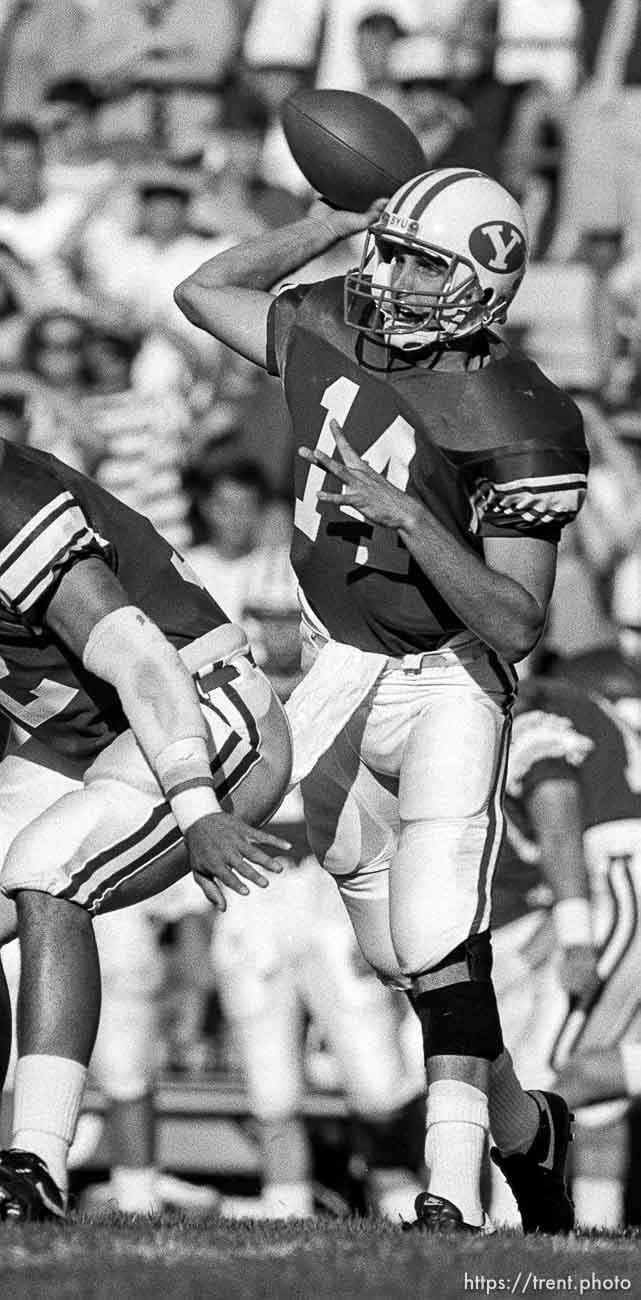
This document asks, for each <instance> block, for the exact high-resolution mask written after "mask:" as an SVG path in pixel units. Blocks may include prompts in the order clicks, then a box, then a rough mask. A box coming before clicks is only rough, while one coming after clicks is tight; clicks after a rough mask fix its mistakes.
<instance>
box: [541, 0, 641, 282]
mask: <svg viewBox="0 0 641 1300" xmlns="http://www.w3.org/2000/svg"><path fill="white" fill-rule="evenodd" d="M579 3H580V5H581V11H582V18H583V22H582V41H581V45H582V54H583V69H584V79H583V85H582V87H581V89H580V91H579V93H578V95H577V96H576V98H575V100H574V103H573V105H572V109H571V112H570V114H569V117H568V121H567V126H566V134H565V145H564V157H563V164H562V187H561V208H560V214H559V224H558V230H557V234H556V237H555V241H554V251H555V254H556V255H557V256H559V257H571V256H572V255H573V253H574V252H575V250H576V247H577V244H578V242H579V239H580V237H581V233H582V231H583V230H584V229H585V228H586V227H588V226H589V227H592V228H594V227H596V226H604V227H612V226H620V227H622V228H623V229H624V230H625V232H626V241H627V244H628V246H629V247H630V248H632V249H636V248H639V247H640V246H641V143H640V136H639V112H640V109H641V8H640V7H639V5H638V3H637V0H579Z"/></svg>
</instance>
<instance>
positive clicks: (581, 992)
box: [559, 943, 601, 1007]
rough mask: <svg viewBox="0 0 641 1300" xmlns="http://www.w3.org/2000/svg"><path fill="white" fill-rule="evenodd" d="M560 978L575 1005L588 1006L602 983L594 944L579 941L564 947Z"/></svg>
mask: <svg viewBox="0 0 641 1300" xmlns="http://www.w3.org/2000/svg"><path fill="white" fill-rule="evenodd" d="M559 978H560V981H561V986H562V987H563V988H564V989H565V992H566V993H567V995H568V997H569V999H570V1002H571V1003H572V1004H573V1006H575V1007H586V1006H588V1005H589V1003H590V1002H591V1001H592V998H593V997H594V995H595V993H596V992H597V990H598V988H599V985H600V983H601V979H600V976H599V973H598V970H597V952H596V949H595V948H594V947H593V945H592V944H589V943H580V944H579V943H577V944H572V945H571V946H570V947H568V948H564V949H563V950H562V953H561V964H560V968H559Z"/></svg>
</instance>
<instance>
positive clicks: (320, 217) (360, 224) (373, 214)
mask: <svg viewBox="0 0 641 1300" xmlns="http://www.w3.org/2000/svg"><path fill="white" fill-rule="evenodd" d="M386 203H387V199H386V198H380V199H375V200H374V202H373V203H371V204H370V206H369V208H367V209H366V211H365V212H350V211H348V210H347V209H343V208H333V207H332V205H331V203H326V202H325V199H322V198H320V197H318V198H315V199H314V200H313V202H312V203H311V205H310V207H309V210H308V212H307V216H308V217H313V218H314V220H315V221H320V222H321V225H323V226H328V227H329V229H330V230H332V231H333V232H334V234H335V235H336V237H337V238H338V239H347V238H349V236H350V235H357V234H358V233H359V231H361V230H367V227H368V226H371V224H372V222H373V221H376V218H377V217H379V216H380V214H381V212H382V211H383V208H384V207H385V205H386Z"/></svg>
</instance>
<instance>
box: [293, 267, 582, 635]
mask: <svg viewBox="0 0 641 1300" xmlns="http://www.w3.org/2000/svg"><path fill="white" fill-rule="evenodd" d="M342 294H343V280H342V279H335V280H328V281H325V282H324V283H322V284H316V285H311V286H299V287H298V288H296V289H291V290H287V291H285V292H284V293H282V294H280V295H279V296H278V297H277V298H276V299H275V300H274V303H273V305H272V307H271V310H270V315H269V322H268V368H269V369H270V371H271V373H274V374H278V375H280V378H281V382H282V384H283V388H284V392H285V398H286V401H287V405H288V408H289V412H290V415H291V419H292V423H293V431H294V438H295V441H296V444H297V446H300V445H305V446H308V447H312V448H318V449H320V450H322V451H325V452H328V453H330V454H331V453H332V452H333V450H334V446H335V442H334V437H333V435H332V431H331V428H330V422H331V420H332V419H335V420H336V421H337V422H338V424H339V425H341V426H342V427H343V430H344V432H345V434H346V436H347V438H348V439H349V441H350V443H351V444H352V446H353V447H354V449H355V450H356V451H357V452H358V453H359V454H360V455H361V456H363V458H364V459H365V460H366V461H367V462H368V463H369V464H370V465H371V466H372V467H373V468H374V469H376V470H378V471H379V472H381V473H383V474H385V475H386V477H387V478H388V480H389V481H390V482H391V483H393V484H395V485H396V486H397V487H399V488H401V489H403V490H404V491H407V492H408V493H409V495H411V496H414V497H418V498H419V499H421V500H422V501H424V502H425V504H426V505H427V506H428V508H429V509H430V511H432V512H433V513H434V515H436V517H437V518H439V519H440V520H441V521H442V522H443V523H444V524H445V525H446V526H447V527H448V529H449V530H450V531H451V532H452V533H453V535H455V536H458V537H459V538H460V539H461V540H462V541H464V542H465V543H466V544H467V545H469V546H470V547H471V548H472V549H473V550H475V551H476V552H477V553H480V552H481V548H482V539H483V538H484V537H488V536H505V537H518V536H540V537H545V538H550V539H553V540H556V539H557V538H558V536H559V534H560V531H561V528H562V527H563V525H564V524H565V523H567V522H568V521H569V520H570V519H572V518H573V517H574V515H575V514H576V512H577V510H578V509H579V506H580V504H581V501H582V499H583V495H584V493H585V487H586V473H587V467H588V455H587V450H586V446H585V441H584V438H583V428H582V422H581V416H580V414H579V411H578V409H577V407H576V406H575V404H574V403H573V402H572V401H571V400H570V399H569V398H568V397H566V396H565V395H564V394H562V393H561V392H560V391H559V389H557V388H556V387H555V386H554V385H553V384H551V383H550V382H549V381H548V380H547V379H546V378H545V377H544V376H543V375H542V374H541V372H540V371H539V370H538V368H537V367H536V366H535V365H534V364H533V363H531V362H529V361H525V360H519V359H515V358H513V357H512V356H511V355H510V354H509V353H507V350H506V349H505V348H504V347H503V345H500V350H502V351H503V352H504V353H505V355H504V356H499V357H497V358H496V359H495V358H492V359H491V360H490V361H489V363H488V364H487V365H485V366H484V367H482V368H480V369H470V370H467V371H461V372H458V371H452V370H438V369H436V370H426V369H422V368H419V367H417V366H414V365H410V364H408V363H407V362H406V361H404V360H403V359H402V358H401V359H400V360H399V362H398V363H397V365H396V367H394V366H392V368H389V367H386V366H385V365H384V364H383V363H382V361H381V353H382V349H380V347H378V346H377V345H376V344H372V343H365V344H362V342H361V340H360V337H359V336H358V335H357V333H356V332H355V331H354V330H353V329H352V328H350V327H349V326H347V325H345V323H344V321H343V298H342ZM485 337H486V336H483V338H482V340H481V342H485ZM497 346H498V341H497ZM365 358H367V360H365ZM326 478H327V475H326V474H325V472H324V471H323V470H322V469H321V468H320V467H319V466H315V465H311V466H310V465H309V463H308V462H303V461H302V460H301V458H300V457H298V458H297V463H296V485H295V486H296V509H295V530H294V542H293V549H292V562H293V565H294V568H295V570H296V573H297V575H298V578H299V581H300V584H301V587H302V590H303V592H304V594H305V596H306V598H307V600H308V601H309V603H310V605H311V606H312V609H313V610H314V611H315V612H316V614H317V615H318V617H319V618H320V619H321V620H322V622H323V623H324V624H325V626H326V627H327V628H328V630H329V632H330V634H331V635H332V636H333V637H335V638H336V639H337V640H339V641H344V642H348V643H350V644H353V645H356V646H358V647H359V648H361V649H363V650H374V651H379V652H380V651H381V650H382V651H384V652H387V653H388V654H391V655H402V654H405V653H406V652H408V651H413V650H422V649H430V648H433V647H434V646H435V645H437V644H438V643H439V641H441V640H444V639H445V638H446V637H447V636H449V635H451V634H452V633H454V632H456V631H460V630H461V627H462V624H461V621H460V619H459V618H458V616H457V615H456V614H455V613H454V611H453V610H452V609H450V608H449V606H448V605H447V603H446V602H445V601H444V600H443V599H442V598H441V596H440V595H439V594H438V592H437V591H436V589H435V588H434V587H433V586H432V584H431V583H430V581H429V577H428V576H426V575H425V574H424V573H423V572H422V570H421V569H420V568H419V566H418V565H417V564H416V563H415V562H414V560H413V559H412V557H411V556H410V554H409V552H408V551H407V549H406V548H405V547H404V545H403V543H402V542H401V541H400V539H399V537H398V534H397V532H396V531H395V530H394V529H389V528H382V527H380V526H378V525H376V526H375V525H372V524H369V523H367V522H365V521H363V520H362V519H361V518H360V517H354V512H352V516H351V517H350V516H349V515H347V514H346V513H345V512H341V511H340V510H339V509H338V507H337V506H335V505H334V504H333V503H319V502H318V500H317V495H316V494H317V492H318V490H319V488H323V487H327V486H329V489H330V490H337V487H338V488H340V484H339V485H337V484H336V480H332V479H331V478H330V479H329V484H326V483H325V482H324V480H325V479H326Z"/></svg>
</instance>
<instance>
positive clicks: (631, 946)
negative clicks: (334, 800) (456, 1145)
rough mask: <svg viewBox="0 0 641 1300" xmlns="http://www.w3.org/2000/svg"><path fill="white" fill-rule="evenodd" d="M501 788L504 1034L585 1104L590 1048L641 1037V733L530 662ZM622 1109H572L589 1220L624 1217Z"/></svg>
mask: <svg viewBox="0 0 641 1300" xmlns="http://www.w3.org/2000/svg"><path fill="white" fill-rule="evenodd" d="M506 793H507V797H506V814H507V817H506V824H507V834H506V838H505V841H504V846H503V849H502V852H501V855H500V859H499V866H498V869H497V873H496V876H495V880H494V895H495V897H494V917H495V929H494V939H495V946H494V954H495V978H496V989H497V996H498V1001H499V1010H500V1012H501V1016H502V1019H503V1022H504V1024H506V1023H507V1021H508V1020H510V1021H512V1020H513V1019H517V1020H518V1019H520V1021H521V1026H522V1032H521V1035H520V1037H521V1040H522V1041H521V1046H520V1047H519V1049H518V1052H517V1048H516V1045H515V1039H514V1038H512V1039H511V1040H510V1041H511V1043H512V1045H513V1051H514V1055H515V1060H516V1063H517V1067H518V1069H519V1074H520V1076H521V1077H522V1078H523V1079H524V1081H525V1082H526V1083H527V1082H529V1081H530V1080H531V1079H532V1078H537V1077H538V1078H539V1079H542V1080H543V1081H544V1082H546V1083H548V1084H549V1085H553V1086H560V1087H561V1088H562V1089H564V1088H565V1086H566V1085H567V1087H568V1099H569V1101H570V1103H571V1104H574V1105H577V1106H578V1105H582V1104H583V1102H584V1101H589V1100H595V1101H596V1100H598V1099H599V1095H598V1089H597V1088H596V1086H595V1088H594V1096H593V1097H592V1098H590V1097H589V1095H588V1094H587V1092H586V1091H585V1090H584V1092H583V1093H582V1090H581V1087H580V1086H579V1081H580V1080H581V1077H582V1074H583V1073H584V1072H587V1075H588V1076H589V1074H590V1072H591V1071H592V1072H593V1071H594V1070H595V1069H596V1066H595V1062H594V1060H593V1059H592V1058H593V1053H594V1052H597V1053H598V1054H599V1064H600V1063H601V1057H602V1055H603V1054H607V1056H608V1058H609V1062H610V1064H613V1063H614V1062H616V1061H617V1060H623V1058H624V1057H625V1054H626V1052H628V1051H631V1052H632V1054H633V1055H634V1051H635V1046H632V1047H630V1046H629V1045H630V1044H634V1042H635V1038H636V1037H638V1023H639V1022H638V1017H639V1011H640V1009H641V1000H640V999H641V995H640V994H639V988H640V987H641V935H640V933H639V926H638V916H639V907H640V904H641V744H640V742H639V739H638V737H637V735H636V733H635V732H634V731H633V730H632V729H631V728H630V727H629V726H628V724H627V723H626V722H625V721H623V720H622V719H621V718H620V717H619V716H618V715H617V713H616V711H615V709H614V708H613V707H612V705H611V704H610V703H609V702H608V701H607V700H605V699H603V698H599V697H596V696H592V695H590V694H589V693H588V692H586V691H584V690H582V689H581V688H579V687H577V686H575V685H573V684H572V683H569V682H564V681H562V680H548V679H546V678H544V677H536V676H533V677H531V678H530V679H529V680H527V681H525V682H524V683H523V685H522V686H521V690H520V694H519V699H518V701H517V705H516V710H515V717H514V727H513V737H512V745H511V750H510V758H509V763H508V775H507V786H506ZM550 909H551V910H550ZM550 920H551V923H552V924H550ZM515 973H516V978H515V977H514V976H515ZM517 983H518V985H519V987H518V992H517ZM524 990H525V995H524ZM636 1050H637V1052H638V1048H636ZM611 1082H612V1081H611V1080H607V1079H606V1080H605V1082H604V1083H603V1090H602V1092H601V1097H603V1096H606V1095H608V1093H607V1088H608V1087H611ZM609 1095H610V1096H612V1095H616V1094H613V1093H612V1092H610V1093H609ZM620 1095H623V1096H625V1089H622V1092H621V1094H620ZM624 1111H625V1107H621V1106H619V1107H614V1108H610V1110H609V1112H608V1111H597V1110H596V1108H595V1109H594V1110H593V1111H590V1110H581V1112H580V1113H579V1114H578V1116H577V1119H578V1124H577V1143H576V1148H575V1160H574V1181H573V1195H574V1199H575V1207H576V1214H577V1219H578V1221H579V1222H581V1223H582V1225H583V1226H588V1227H604V1226H605V1227H620V1226H622V1220H623V1191H624V1187H623V1181H624V1179H623V1175H624V1168H625V1163H626V1150H625V1145H626V1136H627V1135H626V1130H625V1125H624V1124H622V1123H621V1122H620V1121H621V1119H622V1116H623V1114H624ZM599 1130H601V1131H602V1132H601V1137H599ZM606 1150H607V1160H608V1163H607V1164H606V1156H605V1152H606Z"/></svg>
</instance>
